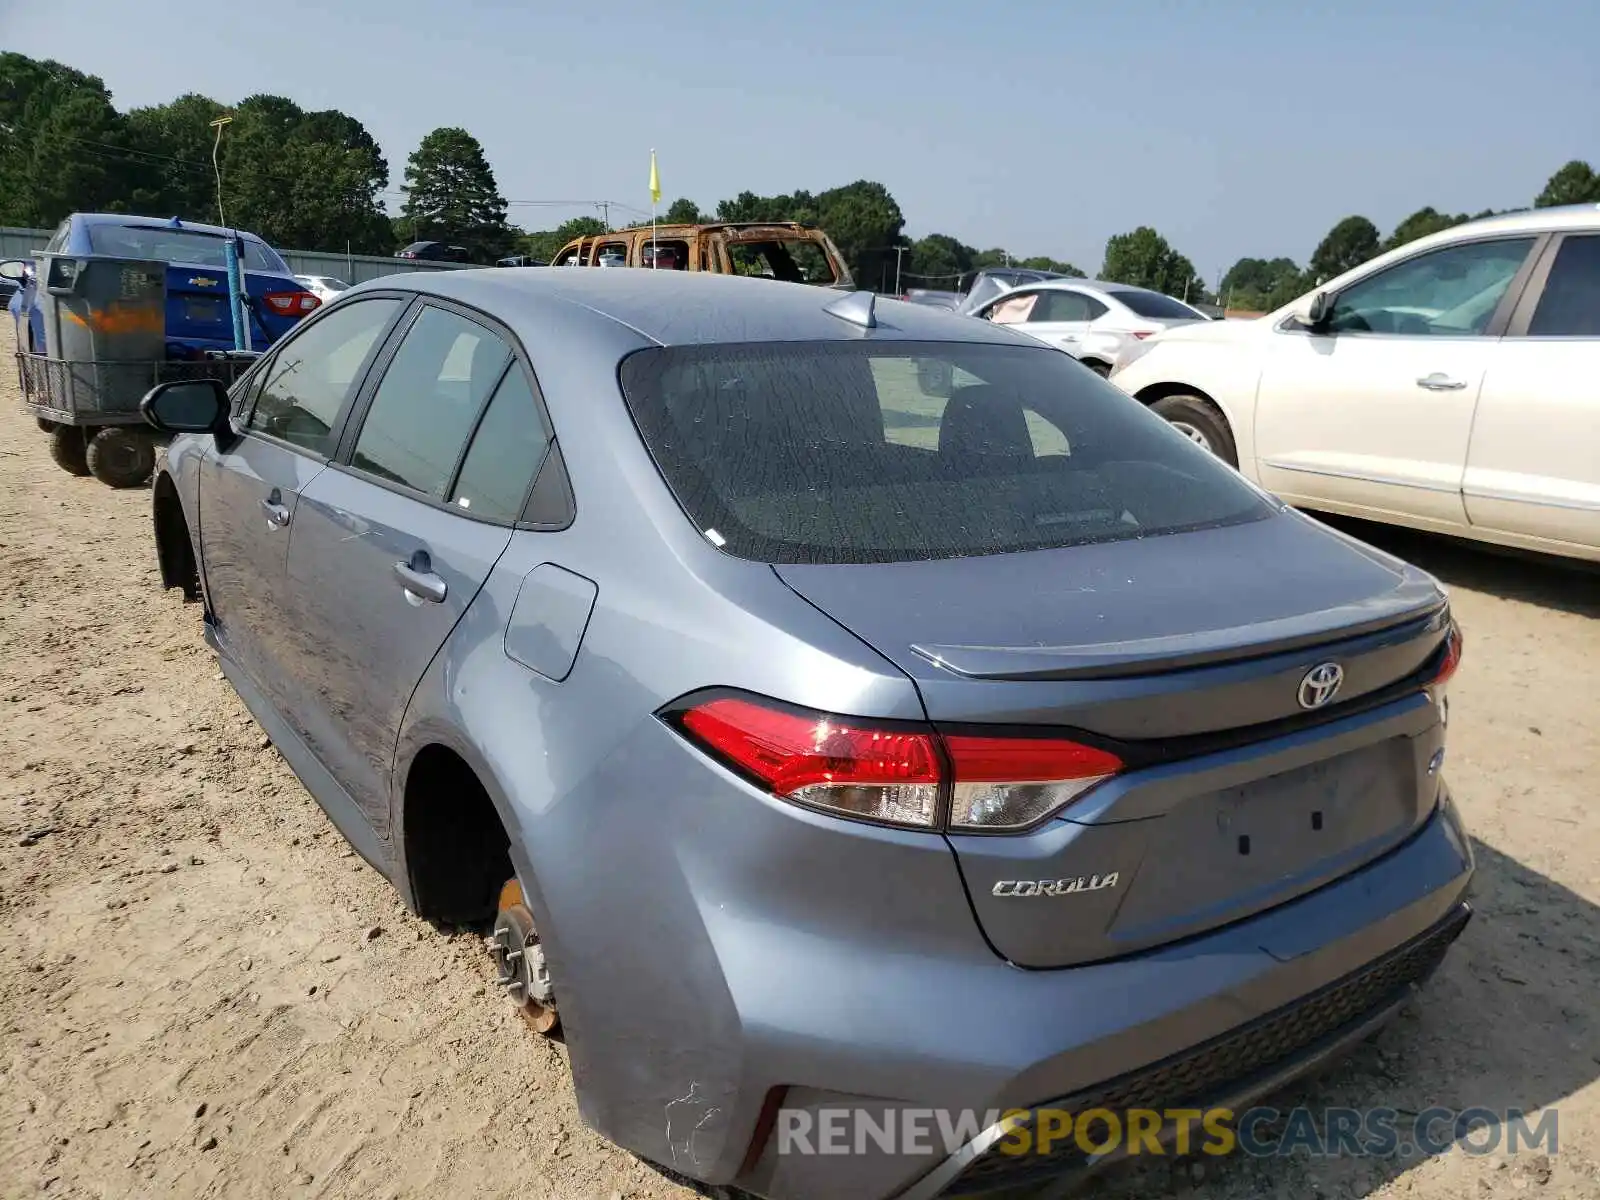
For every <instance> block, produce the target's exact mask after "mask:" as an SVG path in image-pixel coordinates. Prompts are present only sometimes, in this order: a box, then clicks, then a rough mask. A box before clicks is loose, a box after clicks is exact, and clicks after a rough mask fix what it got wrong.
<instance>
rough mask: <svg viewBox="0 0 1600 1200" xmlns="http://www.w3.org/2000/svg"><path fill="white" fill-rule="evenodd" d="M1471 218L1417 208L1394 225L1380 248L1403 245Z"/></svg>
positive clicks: (1462, 214) (1458, 214)
mask: <svg viewBox="0 0 1600 1200" xmlns="http://www.w3.org/2000/svg"><path fill="white" fill-rule="evenodd" d="M1471 219H1472V218H1471V217H1469V216H1468V215H1467V214H1466V213H1457V214H1455V215H1451V214H1449V213H1442V212H1436V211H1435V210H1434V209H1432V208H1419V209H1417V211H1416V212H1414V213H1412V214H1411V215H1410V216H1409V217H1407V218H1406V219H1405V220H1404V221H1401V222H1400V224H1398V225H1396V226H1395V227H1394V232H1393V233H1391V234H1390V235H1389V240H1388V241H1386V242H1384V243H1383V246H1382V247H1381V249H1383V250H1393V249H1395V248H1396V247H1397V246H1404V245H1406V244H1407V243H1409V242H1414V241H1416V240H1417V239H1418V238H1423V237H1427V236H1428V235H1429V234H1433V233H1439V232H1440V231H1441V230H1445V229H1452V228H1454V227H1455V226H1457V225H1460V224H1462V223H1463V222H1466V221H1470V220H1471Z"/></svg>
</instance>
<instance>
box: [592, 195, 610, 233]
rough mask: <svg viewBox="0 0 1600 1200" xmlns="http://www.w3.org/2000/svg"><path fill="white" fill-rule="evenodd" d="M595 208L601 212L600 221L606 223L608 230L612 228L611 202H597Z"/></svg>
mask: <svg viewBox="0 0 1600 1200" xmlns="http://www.w3.org/2000/svg"><path fill="white" fill-rule="evenodd" d="M595 207H596V208H598V209H599V210H600V219H601V220H602V221H604V222H605V226H606V228H607V229H608V230H609V229H610V228H611V201H609V200H596V201H595Z"/></svg>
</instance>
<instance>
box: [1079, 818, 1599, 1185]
mask: <svg viewBox="0 0 1600 1200" xmlns="http://www.w3.org/2000/svg"><path fill="white" fill-rule="evenodd" d="M1473 850H1474V853H1475V854H1476V856H1477V863H1478V873H1477V877H1476V879H1475V880H1474V883H1473V892H1472V903H1473V906H1474V907H1475V909H1476V910H1477V915H1476V916H1475V918H1474V919H1473V921H1472V923H1471V924H1470V925H1468V927H1467V930H1466V932H1465V933H1464V934H1463V935H1462V937H1461V940H1460V941H1459V942H1458V943H1457V944H1456V946H1455V947H1454V948H1452V950H1451V952H1450V954H1449V956H1448V957H1447V958H1446V960H1445V962H1444V964H1443V966H1442V967H1441V968H1440V969H1439V971H1438V973H1437V974H1436V975H1435V976H1434V977H1433V979H1432V980H1431V981H1430V982H1429V983H1428V985H1427V986H1426V987H1425V988H1424V989H1423V990H1422V991H1421V992H1420V993H1419V994H1418V995H1417V996H1416V997H1415V998H1414V999H1413V1000H1412V1002H1411V1003H1410V1004H1409V1005H1408V1006H1407V1008H1406V1009H1405V1010H1404V1011H1403V1012H1402V1013H1401V1015H1400V1017H1399V1018H1398V1019H1396V1020H1395V1021H1394V1022H1393V1023H1391V1024H1390V1025H1389V1026H1388V1027H1387V1028H1385V1029H1384V1030H1383V1031H1381V1032H1380V1033H1379V1034H1378V1035H1376V1036H1375V1037H1374V1038H1372V1039H1370V1040H1368V1041H1367V1042H1364V1043H1362V1044H1361V1045H1360V1046H1358V1047H1357V1048H1356V1049H1355V1050H1354V1051H1352V1052H1351V1053H1350V1055H1349V1056H1347V1057H1346V1058H1345V1059H1343V1060H1342V1061H1340V1062H1338V1063H1336V1064H1334V1065H1332V1066H1330V1067H1329V1068H1328V1069H1327V1070H1325V1071H1323V1072H1322V1073H1320V1074H1318V1075H1314V1076H1312V1077H1310V1078H1308V1079H1306V1080H1302V1081H1301V1082H1300V1083H1299V1084H1297V1085H1294V1086H1292V1087H1290V1088H1289V1089H1287V1090H1286V1091H1284V1092H1282V1093H1279V1094H1278V1095H1276V1096H1272V1097H1269V1098H1268V1099H1266V1100H1265V1101H1263V1102H1262V1103H1263V1104H1264V1105H1266V1106H1270V1107H1272V1108H1275V1109H1277V1110H1279V1112H1280V1113H1283V1114H1284V1115H1285V1117H1286V1118H1287V1114H1288V1113H1289V1111H1290V1110H1292V1109H1294V1108H1296V1107H1299V1106H1304V1107H1305V1108H1307V1109H1309V1110H1310V1111H1311V1112H1312V1114H1313V1115H1314V1117H1315V1118H1316V1120H1317V1123H1318V1125H1319V1126H1321V1124H1322V1120H1323V1115H1322V1114H1323V1113H1324V1112H1325V1110H1327V1109H1329V1108H1347V1109H1357V1110H1368V1109H1372V1108H1380V1107H1381V1108H1388V1109H1394V1110H1396V1111H1397V1112H1398V1113H1399V1114H1400V1119H1399V1121H1397V1123H1396V1127H1397V1129H1398V1131H1399V1132H1400V1133H1401V1137H1402V1139H1403V1140H1404V1139H1405V1138H1406V1137H1407V1136H1408V1135H1409V1133H1410V1131H1411V1126H1410V1124H1408V1120H1409V1118H1410V1117H1412V1116H1413V1115H1414V1114H1418V1113H1424V1112H1426V1111H1427V1110H1428V1109H1430V1108H1435V1107H1438V1108H1446V1109H1451V1110H1454V1111H1456V1112H1463V1111H1465V1110H1467V1109H1473V1108H1483V1109H1488V1110H1492V1111H1494V1112H1496V1113H1499V1114H1505V1113H1506V1112H1507V1111H1508V1110H1521V1111H1522V1112H1524V1113H1528V1114H1532V1113H1533V1112H1534V1111H1535V1110H1536V1109H1547V1108H1554V1109H1555V1110H1557V1119H1556V1126H1555V1127H1556V1130H1557V1134H1558V1144H1557V1147H1556V1149H1557V1152H1558V1153H1559V1150H1560V1147H1561V1146H1567V1147H1569V1148H1572V1143H1571V1141H1569V1140H1566V1139H1569V1138H1571V1137H1572V1136H1573V1135H1571V1134H1563V1133H1562V1132H1561V1131H1560V1108H1561V1104H1562V1101H1563V1100H1564V1099H1566V1098H1567V1097H1569V1096H1572V1095H1573V1094H1574V1093H1576V1092H1578V1091H1579V1090H1581V1089H1582V1088H1585V1087H1587V1086H1588V1085H1590V1084H1591V1083H1593V1082H1594V1081H1595V1080H1596V1079H1597V1078H1600V1010H1596V1008H1595V1006H1594V1003H1593V997H1594V996H1595V995H1596V994H1600V908H1597V907H1596V906H1595V905H1594V904H1592V903H1590V902H1589V901H1588V900H1586V899H1585V898H1583V897H1582V896H1579V895H1577V894H1576V893H1575V892H1572V891H1570V890H1569V889H1567V888H1565V887H1563V886H1562V885H1561V884H1559V883H1556V882H1555V881H1554V880H1551V879H1549V878H1548V877H1546V876H1544V875H1542V874H1540V873H1538V872H1537V871H1533V870H1530V869H1529V868H1528V867H1526V866H1524V865H1523V864H1522V863H1520V862H1518V861H1516V860H1515V859H1513V858H1510V857H1508V856H1507V855H1505V854H1503V853H1501V852H1500V851H1499V850H1496V849H1495V848H1494V847H1493V846H1490V845H1488V844H1487V843H1485V842H1482V841H1479V840H1477V839H1474V842H1473ZM1286 1127H1287V1121H1286V1120H1285V1121H1278V1122H1267V1123H1265V1124H1264V1125H1263V1126H1261V1127H1260V1128H1261V1131H1262V1132H1263V1133H1264V1134H1266V1135H1269V1136H1268V1137H1267V1139H1265V1140H1271V1139H1270V1135H1272V1134H1274V1133H1279V1134H1281V1133H1282V1132H1283V1130H1284V1129H1285V1128H1286ZM1526 1127H1527V1128H1528V1129H1538V1128H1539V1123H1538V1120H1537V1119H1535V1118H1531V1117H1530V1119H1529V1120H1528V1121H1527V1123H1526ZM1429 1132H1430V1133H1431V1134H1433V1135H1436V1136H1437V1137H1438V1138H1439V1139H1440V1140H1441V1141H1443V1140H1445V1138H1446V1137H1447V1136H1448V1134H1449V1125H1448V1124H1445V1125H1443V1126H1439V1125H1435V1126H1434V1127H1433V1128H1432V1129H1431V1130H1430V1131H1429ZM1509 1143H1510V1136H1509V1129H1508V1127H1507V1126H1505V1125H1500V1126H1498V1127H1495V1128H1480V1129H1476V1130H1474V1131H1472V1132H1470V1133H1468V1134H1467V1135H1466V1137H1465V1140H1464V1141H1462V1140H1456V1141H1455V1142H1454V1144H1453V1145H1452V1146H1451V1148H1450V1149H1449V1150H1448V1151H1447V1153H1451V1154H1467V1153H1474V1152H1477V1148H1479V1147H1482V1148H1484V1149H1486V1150H1487V1152H1488V1153H1489V1154H1491V1155H1494V1156H1506V1155H1507V1153H1508V1150H1509V1148H1510V1146H1509ZM1424 1157H1425V1155H1423V1154H1422V1153H1419V1152H1413V1153H1410V1154H1404V1153H1399V1154H1393V1155H1388V1156H1367V1157H1362V1156H1355V1155H1348V1156H1338V1157H1328V1156H1317V1155H1315V1154H1313V1153H1311V1152H1309V1151H1308V1150H1307V1149H1306V1148H1305V1147H1304V1146H1301V1147H1291V1146H1289V1145H1288V1144H1284V1143H1279V1144H1278V1145H1277V1146H1276V1147H1275V1149H1274V1152H1273V1153H1271V1154H1269V1155H1268V1156H1265V1157H1249V1156H1246V1155H1243V1154H1234V1155H1232V1156H1229V1157H1227V1158H1207V1157H1205V1156H1204V1155H1191V1156H1190V1157H1188V1158H1183V1159H1180V1158H1177V1157H1175V1156H1174V1157H1166V1158H1161V1159H1155V1158H1145V1159H1143V1160H1138V1159H1136V1160H1132V1161H1128V1162H1125V1163H1123V1164H1121V1165H1120V1166H1119V1167H1117V1168H1115V1169H1113V1170H1111V1171H1108V1172H1107V1173H1106V1174H1105V1175H1103V1176H1101V1177H1100V1178H1099V1179H1097V1180H1093V1181H1091V1182H1090V1184H1089V1185H1088V1186H1087V1187H1086V1188H1085V1189H1084V1192H1083V1193H1082V1194H1084V1195H1099V1196H1104V1197H1117V1198H1118V1200H1133V1198H1135V1197H1139V1198H1146V1197H1151V1196H1167V1195H1171V1196H1203V1197H1210V1198H1212V1200H1222V1198H1225V1197H1226V1198H1229V1200H1232V1198H1235V1197H1245V1196H1257V1195H1279V1196H1322V1197H1330V1196H1338V1197H1360V1196H1367V1195H1370V1194H1371V1193H1373V1192H1375V1191H1377V1190H1378V1189H1380V1188H1382V1187H1383V1186H1384V1185H1386V1184H1389V1183H1391V1182H1394V1181H1396V1180H1398V1179H1400V1177H1402V1176H1403V1175H1404V1174H1405V1173H1406V1172H1407V1171H1409V1170H1412V1169H1413V1168H1414V1167H1416V1166H1418V1164H1419V1163H1420V1162H1421V1161H1422V1160H1423V1158H1424ZM1550 1169H1551V1167H1550V1159H1549V1157H1548V1155H1547V1154H1546V1147H1544V1146H1542V1145H1535V1146H1531V1147H1530V1146H1528V1145H1526V1144H1525V1143H1524V1145H1523V1146H1522V1148H1521V1149H1520V1151H1519V1152H1518V1153H1517V1154H1516V1155H1514V1156H1512V1157H1511V1158H1510V1160H1509V1162H1508V1165H1507V1170H1508V1171H1509V1172H1510V1173H1511V1176H1512V1183H1511V1186H1512V1188H1513V1189H1515V1190H1521V1188H1523V1187H1526V1186H1527V1183H1525V1182H1519V1181H1520V1180H1523V1179H1528V1180H1531V1181H1533V1182H1535V1183H1543V1182H1544V1181H1545V1180H1546V1179H1548V1177H1549V1173H1550Z"/></svg>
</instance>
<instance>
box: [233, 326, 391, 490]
mask: <svg viewBox="0 0 1600 1200" xmlns="http://www.w3.org/2000/svg"><path fill="white" fill-rule="evenodd" d="M402 303H403V302H402V301H400V300H397V299H395V298H393V297H389V296H377V297H374V298H373V299H371V300H353V301H351V302H350V303H349V304H343V305H340V306H339V307H338V308H337V309H333V310H331V311H330V312H328V313H327V315H325V316H322V317H318V318H317V319H316V320H315V321H314V322H313V323H312V324H310V325H307V326H306V327H305V328H304V329H303V330H301V331H298V332H296V333H295V334H294V335H293V336H292V337H291V338H290V339H289V340H288V341H286V342H285V343H284V344H283V346H282V347H281V348H280V349H279V350H277V351H276V352H275V353H274V354H273V356H272V360H271V361H270V362H268V363H267V364H266V366H265V367H263V368H262V370H261V372H260V378H261V381H262V382H261V388H260V391H259V392H257V394H256V398H255V407H254V408H253V409H252V410H251V412H250V419H249V423H248V427H249V428H250V429H252V430H254V431H255V432H256V433H263V434H266V435H267V436H269V437H274V438H278V439H279V440H281V441H285V442H288V443H289V444H290V445H292V446H298V447H299V448H300V449H302V450H306V451H309V452H310V453H312V454H316V455H319V456H321V457H324V458H326V457H327V456H328V455H329V454H331V453H332V452H333V428H334V426H335V425H336V424H337V423H338V419H339V413H340V412H341V410H342V409H343V408H344V405H345V402H346V401H347V400H348V399H349V398H350V395H351V393H352V392H353V391H354V390H355V385H356V383H357V382H358V381H359V380H360V379H361V376H362V374H363V372H364V371H365V368H366V364H367V362H368V360H369V359H370V358H371V357H372V355H373V352H374V350H375V349H376V348H377V345H378V340H379V338H380V337H381V336H382V335H383V333H384V331H385V330H387V329H388V328H389V323H390V322H391V321H392V320H394V317H395V314H396V313H398V312H399V310H400V306H401V304H402Z"/></svg>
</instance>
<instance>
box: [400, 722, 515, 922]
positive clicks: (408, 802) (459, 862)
mask: <svg viewBox="0 0 1600 1200" xmlns="http://www.w3.org/2000/svg"><path fill="white" fill-rule="evenodd" d="M404 804H405V814H404V824H403V828H404V829H405V855H406V873H407V875H408V877H409V879H410V883H411V894H412V897H413V899H414V901H415V903H416V906H417V912H418V913H419V914H420V915H421V916H423V917H425V918H427V919H428V920H430V921H435V922H438V923H440V924H451V925H471V924H475V923H477V922H479V921H482V920H485V919H486V918H488V917H490V916H492V915H493V914H494V911H495V905H496V902H497V897H498V896H499V894H500V888H501V887H502V886H503V885H504V884H505V882H506V880H508V879H510V878H511V876H512V874H513V873H514V868H513V867H512V865H511V839H510V838H509V837H508V836H507V835H506V830H505V826H504V825H502V824H501V823H500V816H499V814H498V813H496V812H495V808H494V801H492V800H490V799H489V793H488V792H487V791H485V790H484V787H483V784H482V783H480V782H479V780H478V777H477V775H476V774H474V773H473V770H472V768H471V767H469V766H468V765H467V763H466V761H465V760H463V759H462V758H461V756H460V755H458V754H457V753H456V752H455V751H453V750H451V749H449V748H448V747H446V746H439V745H431V746H425V747H423V749H422V751H421V752H420V753H419V754H418V755H417V757H416V758H415V759H414V760H413V761H412V763H411V770H410V771H409V772H408V773H407V774H406V790H405V801H404Z"/></svg>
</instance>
